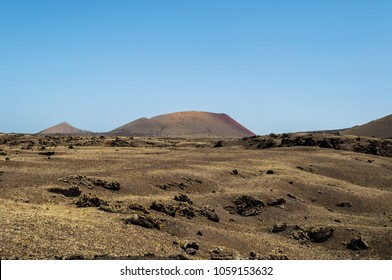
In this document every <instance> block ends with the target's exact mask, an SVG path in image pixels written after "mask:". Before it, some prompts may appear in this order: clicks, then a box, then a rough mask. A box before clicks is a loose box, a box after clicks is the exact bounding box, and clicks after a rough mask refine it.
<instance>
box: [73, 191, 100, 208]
mask: <svg viewBox="0 0 392 280" xmlns="http://www.w3.org/2000/svg"><path fill="white" fill-rule="evenodd" d="M75 204H76V205H77V206H78V207H99V206H101V205H107V204H108V203H107V202H106V201H104V200H103V199H101V198H98V197H96V196H93V195H87V194H84V195H82V196H81V197H79V199H78V200H77V201H76V202H75Z"/></svg>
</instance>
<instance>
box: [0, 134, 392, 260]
mask: <svg viewBox="0 0 392 280" xmlns="http://www.w3.org/2000/svg"><path fill="white" fill-rule="evenodd" d="M301 137H304V138H301ZM284 139H286V140H284ZM287 139H289V140H290V139H291V140H290V141H291V142H290V141H289V142H290V143H294V144H292V145H282V143H283V142H284V143H288V142H287V141H288V140H287ZM301 139H305V140H304V141H302V140H301ZM306 139H308V140H306ZM309 139H313V140H309ZM318 139H319V140H318ZM320 139H321V140H320ZM331 139H335V140H331ZM301 141H302V142H301ZM307 141H308V142H307ZM309 141H310V142H309ZM361 141H362V142H361ZM364 141H365V142H366V141H367V142H366V143H370V142H371V143H373V144H372V145H373V146H372V147H370V148H369V147H368V149H367V148H366V147H367V146H366V145H365V142H364ZM369 141H370V142H369ZM372 141H373V142H372ZM377 141H378V140H374V139H366V138H361V139H360V138H354V137H349V136H336V135H328V134H317V135H313V134H312V135H310V136H309V135H302V136H301V135H294V134H292V135H270V136H265V137H250V138H246V139H245V138H244V139H221V140H219V139H179V138H138V137H135V138H133V137H110V136H101V137H99V136H45V135H12V134H3V135H0V153H1V157H0V190H1V191H0V201H1V203H0V208H1V210H0V213H1V214H0V219H1V223H0V243H1V247H0V257H1V259H160V258H163V259H392V204H391V201H392V158H391V157H390V156H388V149H387V148H390V147H391V141H389V140H379V142H377ZM376 142H377V143H379V144H380V143H381V144H380V145H379V146H377V145H378V144H377V145H376V144H375V143H376ZM295 143H296V144H295ZM347 143H348V144H347ZM350 143H351V144H350ZM345 145H346V146H345ZM350 145H351V146H350ZM353 145H354V146H355V147H356V148H354V149H352V147H353ZM375 146H377V147H375ZM350 147H351V148H350ZM374 147H375V148H374ZM382 147H386V150H387V152H386V153H384V154H383V150H382ZM373 151H376V152H374V153H373ZM382 155H384V156H382Z"/></svg>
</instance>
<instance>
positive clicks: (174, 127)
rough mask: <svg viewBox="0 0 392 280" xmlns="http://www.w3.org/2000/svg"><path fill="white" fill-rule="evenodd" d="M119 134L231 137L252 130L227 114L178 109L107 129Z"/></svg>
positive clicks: (239, 136)
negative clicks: (170, 112) (175, 111)
mask: <svg viewBox="0 0 392 280" xmlns="http://www.w3.org/2000/svg"><path fill="white" fill-rule="evenodd" d="M109 134H111V135H118V136H155V137H234V138H241V137H247V136H253V135H254V133H253V132H251V131H250V130H248V129H247V128H245V127H244V126H242V125H241V124H239V123H238V122H236V121H235V120H233V119H232V118H231V117H229V116H228V115H226V114H215V113H208V112H197V111H189V112H179V113H172V114H166V115H160V116H156V117H153V118H150V119H147V118H141V119H138V120H135V121H133V122H131V123H128V124H126V125H124V126H121V127H119V128H117V129H115V130H112V131H111V132H109Z"/></svg>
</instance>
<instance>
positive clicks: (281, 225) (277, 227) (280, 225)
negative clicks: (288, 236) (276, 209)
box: [270, 223, 287, 232]
mask: <svg viewBox="0 0 392 280" xmlns="http://www.w3.org/2000/svg"><path fill="white" fill-rule="evenodd" d="M286 227H287V224H286V223H277V224H275V225H274V226H273V227H272V229H271V230H270V231H271V232H282V231H284V230H285V229H286Z"/></svg>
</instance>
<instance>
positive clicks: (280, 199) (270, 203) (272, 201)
mask: <svg viewBox="0 0 392 280" xmlns="http://www.w3.org/2000/svg"><path fill="white" fill-rule="evenodd" d="M285 202H286V199H284V198H283V197H278V198H273V199H269V200H268V201H267V205H268V206H278V205H282V204H284V203H285Z"/></svg>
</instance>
